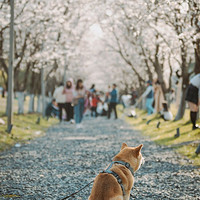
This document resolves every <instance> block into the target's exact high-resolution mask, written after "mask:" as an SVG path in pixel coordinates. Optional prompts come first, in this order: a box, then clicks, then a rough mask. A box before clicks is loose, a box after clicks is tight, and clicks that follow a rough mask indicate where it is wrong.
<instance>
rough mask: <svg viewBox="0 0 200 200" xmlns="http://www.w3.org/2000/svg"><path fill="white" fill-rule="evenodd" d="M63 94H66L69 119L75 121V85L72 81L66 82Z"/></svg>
mask: <svg viewBox="0 0 200 200" xmlns="http://www.w3.org/2000/svg"><path fill="white" fill-rule="evenodd" d="M63 94H65V95H66V111H67V121H68V122H69V121H70V122H71V123H73V115H74V108H73V106H72V101H73V86H72V82H71V81H67V82H66V86H65V88H64V91H63Z"/></svg>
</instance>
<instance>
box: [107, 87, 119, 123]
mask: <svg viewBox="0 0 200 200" xmlns="http://www.w3.org/2000/svg"><path fill="white" fill-rule="evenodd" d="M116 87H117V85H116V84H113V87H112V91H111V92H110V93H109V95H110V102H109V107H108V119H110V115H111V112H112V110H114V113H115V119H117V118H118V117H117V110H116V106H117V89H116Z"/></svg>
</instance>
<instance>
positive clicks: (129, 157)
mask: <svg viewBox="0 0 200 200" xmlns="http://www.w3.org/2000/svg"><path fill="white" fill-rule="evenodd" d="M142 147H143V145H142V144H141V145H139V146H138V147H129V146H128V145H127V144H126V143H123V144H122V147H121V151H120V152H119V154H117V155H116V156H115V158H114V160H122V161H125V162H128V163H129V164H130V165H131V167H132V168H133V169H134V171H137V170H138V169H139V168H140V166H141V165H142V164H144V158H143V157H142V153H141V149H142Z"/></svg>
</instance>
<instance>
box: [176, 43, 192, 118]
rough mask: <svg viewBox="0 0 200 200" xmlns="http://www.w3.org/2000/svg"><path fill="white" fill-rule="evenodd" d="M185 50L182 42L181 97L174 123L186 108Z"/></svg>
mask: <svg viewBox="0 0 200 200" xmlns="http://www.w3.org/2000/svg"><path fill="white" fill-rule="evenodd" d="M186 52H187V50H186V49H185V45H184V42H183V47H181V60H182V66H181V68H182V78H183V82H182V95H181V101H180V105H179V109H178V112H177V115H176V117H175V121H177V120H180V119H182V118H183V116H184V113H185V107H186V101H185V96H186V91H187V86H188V84H189V76H190V75H189V73H188V67H187V61H186V58H187V53H186Z"/></svg>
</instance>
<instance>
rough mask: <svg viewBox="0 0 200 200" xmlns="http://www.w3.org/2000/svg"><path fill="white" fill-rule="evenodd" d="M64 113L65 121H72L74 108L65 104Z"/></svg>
mask: <svg viewBox="0 0 200 200" xmlns="http://www.w3.org/2000/svg"><path fill="white" fill-rule="evenodd" d="M66 112H67V121H70V120H71V119H73V116H74V108H73V106H72V104H71V103H66Z"/></svg>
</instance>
